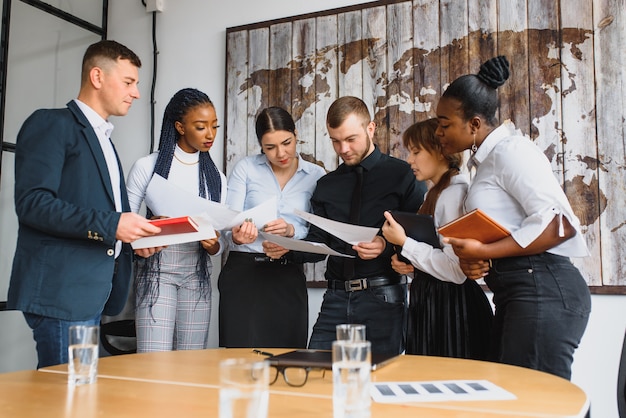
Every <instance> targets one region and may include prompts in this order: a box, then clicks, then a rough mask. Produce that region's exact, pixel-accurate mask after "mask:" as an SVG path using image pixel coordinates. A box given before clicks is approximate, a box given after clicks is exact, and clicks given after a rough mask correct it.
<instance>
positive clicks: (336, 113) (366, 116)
mask: <svg viewBox="0 0 626 418" xmlns="http://www.w3.org/2000/svg"><path fill="white" fill-rule="evenodd" d="M352 114H355V115H356V116H357V117H358V118H359V119H360V120H361V123H362V125H363V128H364V129H366V128H367V125H368V124H369V123H370V122H371V121H372V119H371V115H370V111H369V109H368V108H367V105H366V104H365V103H364V102H363V100H361V99H359V98H358V97H354V96H344V97H340V98H339V99H337V100H335V101H334V102H333V104H332V105H330V107H329V108H328V113H327V114H326V124H327V125H328V127H329V128H333V129H335V128H338V127H339V126H341V124H342V123H343V122H344V121H345V120H346V119H347V118H348V116H350V115H352Z"/></svg>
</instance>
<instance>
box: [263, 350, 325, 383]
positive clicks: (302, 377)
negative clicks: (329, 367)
mask: <svg viewBox="0 0 626 418" xmlns="http://www.w3.org/2000/svg"><path fill="white" fill-rule="evenodd" d="M252 351H254V352H255V353H257V354H259V355H264V356H268V357H272V356H273V355H274V354H272V353H268V352H266V351H260V350H256V349H255V350H252ZM269 369H270V385H273V384H274V383H276V381H277V380H278V375H281V374H282V375H283V380H284V381H285V383H287V384H288V385H289V386H291V387H295V388H299V387H302V386H304V385H305V384H306V382H307V381H308V379H309V372H310V371H312V370H321V371H322V378H323V377H324V376H325V374H326V370H325V369H320V368H315V367H299V366H277V365H270V367H269Z"/></svg>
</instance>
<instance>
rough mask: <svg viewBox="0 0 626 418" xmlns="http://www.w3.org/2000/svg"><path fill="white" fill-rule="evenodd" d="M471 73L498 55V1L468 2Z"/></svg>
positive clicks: (480, 0)
mask: <svg viewBox="0 0 626 418" xmlns="http://www.w3.org/2000/svg"><path fill="white" fill-rule="evenodd" d="M467 8H468V16H469V19H468V27H469V35H468V38H469V40H468V48H469V68H470V72H477V71H478V69H479V68H480V66H481V64H482V63H483V62H485V61H487V60H489V59H490V58H492V57H495V56H496V55H498V45H497V41H498V13H497V12H498V0H468V2H467Z"/></svg>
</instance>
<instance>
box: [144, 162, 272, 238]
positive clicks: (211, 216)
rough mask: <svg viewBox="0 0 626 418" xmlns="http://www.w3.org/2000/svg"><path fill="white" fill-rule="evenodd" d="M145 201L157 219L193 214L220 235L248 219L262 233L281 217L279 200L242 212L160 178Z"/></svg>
mask: <svg viewBox="0 0 626 418" xmlns="http://www.w3.org/2000/svg"><path fill="white" fill-rule="evenodd" d="M144 200H145V202H146V206H148V207H149V208H150V209H152V213H154V214H155V215H158V216H169V217H172V218H173V217H178V216H188V215H189V214H192V215H191V216H193V217H194V218H195V217H196V216H198V217H203V218H206V219H208V220H209V222H210V223H211V225H213V227H214V228H215V229H217V230H218V231H221V230H224V229H230V228H232V227H233V226H236V225H239V224H241V223H242V222H243V221H244V219H247V218H250V219H252V220H253V221H254V223H255V225H256V226H257V228H259V229H260V228H263V225H265V224H266V223H268V222H269V221H273V220H274V219H276V217H277V214H278V209H277V203H276V198H275V197H273V198H270V199H268V200H267V201H266V202H264V203H262V204H260V205H258V206H256V207H254V208H252V209H248V210H246V211H243V212H239V211H236V210H232V209H230V208H229V207H228V206H226V205H223V204H221V203H217V202H213V201H211V200H207V199H204V198H202V197H200V196H197V195H195V194H193V193H189V192H188V191H186V190H183V189H181V188H180V187H177V186H176V185H174V184H172V183H171V182H170V181H168V180H167V179H165V178H163V177H161V176H159V175H158V174H155V175H153V176H152V180H150V184H148V188H147V189H146V196H145V197H144Z"/></svg>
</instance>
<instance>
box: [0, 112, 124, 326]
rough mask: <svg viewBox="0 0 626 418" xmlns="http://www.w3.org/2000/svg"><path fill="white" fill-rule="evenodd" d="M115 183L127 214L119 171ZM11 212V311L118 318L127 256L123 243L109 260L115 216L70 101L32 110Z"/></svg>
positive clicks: (23, 132)
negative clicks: (14, 223)
mask: <svg viewBox="0 0 626 418" xmlns="http://www.w3.org/2000/svg"><path fill="white" fill-rule="evenodd" d="M118 163H119V158H118ZM120 179H121V183H122V184H121V185H116V186H115V187H120V188H121V192H122V206H123V208H122V209H123V211H124V212H129V211H130V207H129V204H128V196H127V194H126V187H125V186H124V180H123V179H124V175H123V173H122V170H121V165H120ZM15 211H16V213H17V217H18V221H19V231H18V236H17V247H16V250H15V257H14V259H13V269H12V271H11V281H10V284H9V295H8V303H7V307H8V308H9V309H17V310H21V311H23V312H29V313H33V314H38V315H43V316H48V317H52V318H58V319H63V320H70V321H81V320H87V319H91V318H94V317H96V316H97V315H98V314H102V313H104V314H105V315H116V314H118V313H119V312H121V310H122V309H123V308H124V305H125V303H126V300H127V298H128V292H129V289H130V283H131V276H132V259H133V252H132V249H131V247H130V245H129V244H123V246H122V252H121V254H120V255H119V256H118V257H117V260H116V259H115V257H114V249H115V242H116V240H115V233H116V230H117V224H118V222H119V219H120V216H121V213H119V212H116V209H115V200H114V197H113V189H112V186H111V179H110V176H109V172H108V169H107V165H106V160H105V158H104V154H103V153H102V148H101V147H100V143H99V142H98V138H97V136H96V133H95V132H94V130H93V128H92V127H91V125H90V124H89V121H88V120H87V118H86V117H85V115H84V114H83V113H82V112H81V110H80V108H79V107H78V105H77V104H76V103H75V102H74V101H71V102H69V103H68V104H67V108H65V109H40V110H37V111H35V112H34V113H33V114H32V115H31V116H30V117H29V118H28V119H27V120H26V121H25V122H24V124H23V125H22V128H21V129H20V132H19V133H18V136H17V141H16V152H15ZM116 261H117V262H116Z"/></svg>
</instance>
